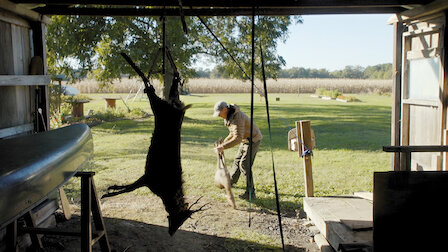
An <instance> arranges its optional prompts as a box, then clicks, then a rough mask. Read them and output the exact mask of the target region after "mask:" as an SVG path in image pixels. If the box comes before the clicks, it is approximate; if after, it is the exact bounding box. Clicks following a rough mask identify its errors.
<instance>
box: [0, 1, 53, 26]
mask: <svg viewBox="0 0 448 252" xmlns="http://www.w3.org/2000/svg"><path fill="white" fill-rule="evenodd" d="M0 8H1V9H4V10H7V11H10V12H12V13H14V14H17V15H19V16H21V17H23V18H25V19H29V20H32V21H38V22H42V23H45V24H49V23H50V19H49V18H48V17H46V16H43V15H42V14H40V13H37V12H35V11H33V10H29V9H26V8H24V7H22V6H20V5H17V4H16V3H13V2H10V1H8V0H0Z"/></svg>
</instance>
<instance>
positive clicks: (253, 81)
mask: <svg viewBox="0 0 448 252" xmlns="http://www.w3.org/2000/svg"><path fill="white" fill-rule="evenodd" d="M251 43H252V62H251V63H252V64H251V83H252V85H251V90H250V141H249V167H250V169H249V173H248V174H247V175H248V176H247V180H249V181H253V179H252V178H253V177H252V175H253V174H252V162H253V160H252V146H253V144H252V139H253V138H252V137H253V133H254V132H253V131H254V129H253V126H254V87H255V7H252V38H251ZM252 187H253V185H250V186H249V227H250V225H251V219H252V218H251V212H252Z"/></svg>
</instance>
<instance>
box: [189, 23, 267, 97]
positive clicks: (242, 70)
mask: <svg viewBox="0 0 448 252" xmlns="http://www.w3.org/2000/svg"><path fill="white" fill-rule="evenodd" d="M197 17H198V18H199V20H200V21H201V23H202V24H203V25H204V26H205V28H207V30H208V31H209V32H210V34H211V35H212V36H213V38H214V39H215V40H216V41H217V42H218V43H219V44H220V45H221V47H222V49H224V51H225V52H226V53H227V54H228V55H229V56H230V58H231V59H232V60H233V62H234V63H235V64H236V65H237V66H238V68H239V69H240V70H241V72H242V73H243V75H244V77H245V78H246V79H248V80H251V77H249V75H247V73H246V72H245V71H244V69H243V67H242V66H241V65H240V63H238V61H237V60H236V59H235V57H233V55H232V54H231V53H230V52H229V50H227V48H226V47H225V46H224V45H223V43H222V42H221V41H220V40H219V38H218V37H217V36H216V35H215V34H214V33H213V31H212V30H211V29H210V27H209V26H208V25H207V23H206V22H205V21H204V20H203V19H202V18H201V17H200V16H197ZM252 59H253V58H252ZM252 85H254V86H255V88H256V89H257V93H258V94H259V95H261V96H263V92H261V90H260V89H259V88H258V87H257V86H256V85H255V84H254V83H252Z"/></svg>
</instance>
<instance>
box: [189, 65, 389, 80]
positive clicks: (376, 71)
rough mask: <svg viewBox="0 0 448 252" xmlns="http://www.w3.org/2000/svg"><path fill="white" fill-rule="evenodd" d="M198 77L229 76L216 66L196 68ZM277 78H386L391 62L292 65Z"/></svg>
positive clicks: (280, 71) (281, 71) (387, 77)
mask: <svg viewBox="0 0 448 252" xmlns="http://www.w3.org/2000/svg"><path fill="white" fill-rule="evenodd" d="M196 75H197V77H198V78H230V77H231V76H229V75H228V74H227V73H226V71H223V69H221V67H219V66H217V67H215V68H213V69H211V70H208V69H205V70H204V69H198V70H196ZM278 77H279V78H289V79H296V78H318V79H321V78H322V79H328V78H346V79H381V80H387V79H391V78H392V64H391V63H387V64H378V65H374V66H368V67H365V68H364V67H361V66H346V67H345V68H344V69H342V70H336V71H331V72H330V71H328V70H327V69H324V68H321V69H315V68H304V67H292V68H288V69H281V70H279V73H278Z"/></svg>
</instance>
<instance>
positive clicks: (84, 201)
mask: <svg viewBox="0 0 448 252" xmlns="http://www.w3.org/2000/svg"><path fill="white" fill-rule="evenodd" d="M91 184H92V177H90V176H81V251H85V252H91V251H92V217H91V211H92V198H91V197H92V194H91V192H92V191H91V190H92V187H91Z"/></svg>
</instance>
